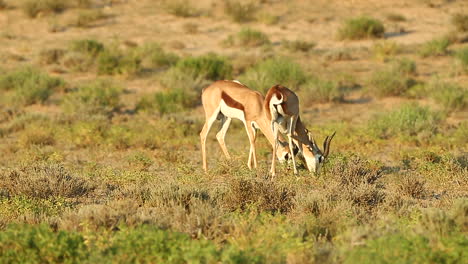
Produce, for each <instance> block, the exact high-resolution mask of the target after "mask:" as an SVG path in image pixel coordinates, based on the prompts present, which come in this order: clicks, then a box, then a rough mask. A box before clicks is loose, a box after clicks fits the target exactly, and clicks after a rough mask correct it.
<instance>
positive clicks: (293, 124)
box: [288, 116, 297, 174]
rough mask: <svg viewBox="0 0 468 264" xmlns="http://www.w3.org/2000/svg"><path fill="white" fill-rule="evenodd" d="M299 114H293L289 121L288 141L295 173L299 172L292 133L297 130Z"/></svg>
mask: <svg viewBox="0 0 468 264" xmlns="http://www.w3.org/2000/svg"><path fill="white" fill-rule="evenodd" d="M296 122H297V116H292V117H291V120H290V122H288V141H289V151H290V152H291V153H292V154H291V157H292V162H293V168H294V174H297V168H296V159H295V158H294V146H293V143H292V134H293V132H294V131H295V130H296Z"/></svg>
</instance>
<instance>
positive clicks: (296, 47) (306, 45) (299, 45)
mask: <svg viewBox="0 0 468 264" xmlns="http://www.w3.org/2000/svg"><path fill="white" fill-rule="evenodd" d="M283 45H284V47H285V48H286V49H288V50H290V51H293V52H299V51H301V52H308V51H309V50H311V49H313V48H314V47H315V46H316V45H317V44H316V43H315V42H308V41H302V40H293V41H287V40H286V41H284V42H283Z"/></svg>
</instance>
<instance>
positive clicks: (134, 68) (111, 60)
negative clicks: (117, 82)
mask: <svg viewBox="0 0 468 264" xmlns="http://www.w3.org/2000/svg"><path fill="white" fill-rule="evenodd" d="M97 67H98V74H109V75H115V74H122V75H125V76H133V75H137V74H139V73H140V72H141V70H142V67H141V57H140V56H138V54H137V53H136V52H135V51H130V52H127V53H125V52H124V51H122V50H120V49H118V48H117V47H114V48H108V49H105V50H104V51H103V52H101V53H100V54H99V56H98V59H97Z"/></svg>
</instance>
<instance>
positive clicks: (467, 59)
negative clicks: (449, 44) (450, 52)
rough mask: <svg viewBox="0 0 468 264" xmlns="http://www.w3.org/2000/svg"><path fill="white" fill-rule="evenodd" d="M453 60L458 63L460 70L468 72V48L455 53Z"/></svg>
mask: <svg viewBox="0 0 468 264" xmlns="http://www.w3.org/2000/svg"><path fill="white" fill-rule="evenodd" d="M455 58H456V59H457V60H458V61H459V62H460V65H461V67H462V70H463V71H464V72H468V47H465V48H462V49H460V50H458V51H457V52H455Z"/></svg>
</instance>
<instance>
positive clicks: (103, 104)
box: [62, 80, 123, 115]
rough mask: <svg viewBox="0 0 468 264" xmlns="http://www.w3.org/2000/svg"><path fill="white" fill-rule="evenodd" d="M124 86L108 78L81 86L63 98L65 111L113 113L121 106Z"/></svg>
mask: <svg viewBox="0 0 468 264" xmlns="http://www.w3.org/2000/svg"><path fill="white" fill-rule="evenodd" d="M122 90H123V89H122V88H121V87H120V86H118V85H116V84H114V83H112V82H111V81H108V80H97V81H94V82H90V83H87V84H84V85H82V86H79V87H78V88H77V89H76V90H74V91H72V92H70V93H68V94H67V95H66V96H65V97H64V99H63V102H62V104H63V107H64V109H65V111H67V112H68V113H72V114H83V115H86V114H89V115H92V114H104V115H107V114H111V113H112V112H113V111H115V110H117V109H118V108H119V107H120V95H121V94H122Z"/></svg>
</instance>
